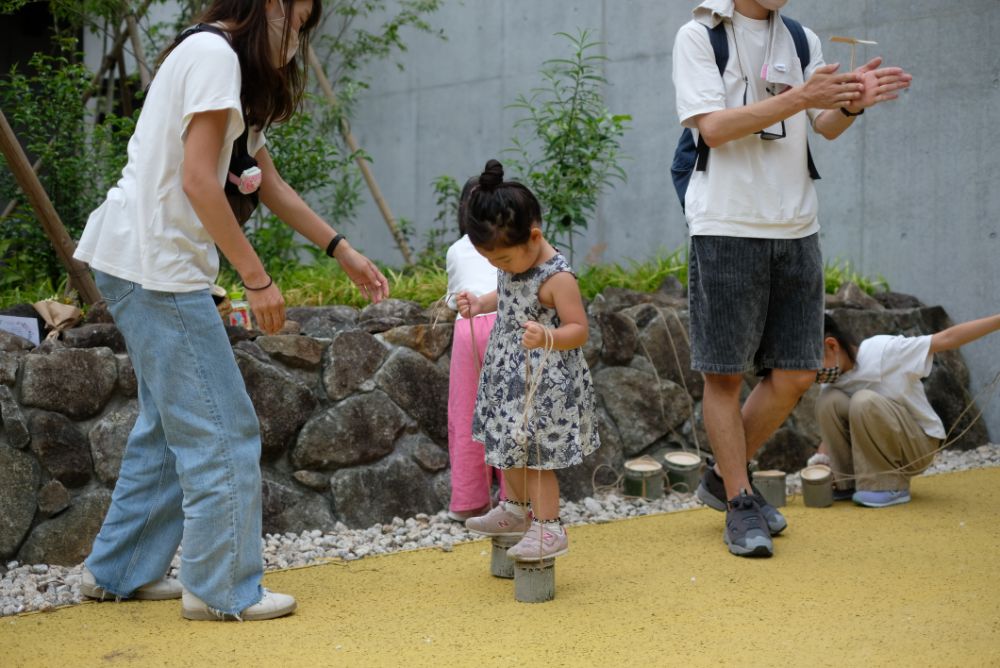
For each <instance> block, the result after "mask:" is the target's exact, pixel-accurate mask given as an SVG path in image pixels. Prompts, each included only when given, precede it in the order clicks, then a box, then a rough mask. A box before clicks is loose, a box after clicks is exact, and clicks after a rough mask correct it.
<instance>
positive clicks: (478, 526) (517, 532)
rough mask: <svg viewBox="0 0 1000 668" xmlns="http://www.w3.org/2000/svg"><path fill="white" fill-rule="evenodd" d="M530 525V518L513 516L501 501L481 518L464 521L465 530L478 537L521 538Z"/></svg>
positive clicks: (527, 516) (525, 515)
mask: <svg viewBox="0 0 1000 668" xmlns="http://www.w3.org/2000/svg"><path fill="white" fill-rule="evenodd" d="M530 525H531V517H530V516H529V515H528V514H527V513H525V514H524V515H515V514H514V513H512V512H510V511H509V510H507V502H506V501H501V502H500V504H499V505H497V506H496V507H495V508H494V509H493V510H491V511H490V512H488V513H486V514H485V515H483V516H482V517H470V518H469V519H467V520H465V528H466V529H468V530H469V531H471V532H472V533H477V534H479V535H480V536H521V535H523V534H524V532H525V531H527V530H528V527H529V526H530Z"/></svg>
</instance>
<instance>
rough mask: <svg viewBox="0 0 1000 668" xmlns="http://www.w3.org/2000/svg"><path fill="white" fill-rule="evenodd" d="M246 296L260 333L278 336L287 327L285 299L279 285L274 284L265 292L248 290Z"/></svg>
mask: <svg viewBox="0 0 1000 668" xmlns="http://www.w3.org/2000/svg"><path fill="white" fill-rule="evenodd" d="M269 280H270V279H269ZM245 294H246V299H247V303H249V304H250V310H251V311H252V312H253V317H254V320H256V321H257V327H258V328H260V331H262V332H264V333H265V334H277V333H278V332H279V331H280V330H281V328H282V327H284V325H285V298H284V297H282V296H281V290H279V289H278V285H277V284H276V283H273V282H272V283H271V284H270V285H269V286H267V287H266V288H264V289H263V290H246V291H245Z"/></svg>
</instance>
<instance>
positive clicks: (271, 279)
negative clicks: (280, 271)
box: [240, 274, 274, 292]
mask: <svg viewBox="0 0 1000 668" xmlns="http://www.w3.org/2000/svg"><path fill="white" fill-rule="evenodd" d="M240 282H241V283H242V281H240ZM272 285H274V279H273V278H271V275H270V274H268V275H267V284H266V285H262V286H260V287H259V288H251V287H250V286H249V285H247V284H246V283H243V287H244V288H246V289H247V290H249V291H250V292H260V291H261V290H267V289H268V288H269V287H271V286H272Z"/></svg>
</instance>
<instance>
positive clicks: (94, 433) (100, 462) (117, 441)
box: [88, 403, 139, 487]
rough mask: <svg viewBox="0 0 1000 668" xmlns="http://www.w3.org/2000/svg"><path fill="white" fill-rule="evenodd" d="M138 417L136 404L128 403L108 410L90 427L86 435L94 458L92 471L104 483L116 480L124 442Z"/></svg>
mask: <svg viewBox="0 0 1000 668" xmlns="http://www.w3.org/2000/svg"><path fill="white" fill-rule="evenodd" d="M138 417H139V408H138V406H136V405H135V404H132V403H130V404H128V405H127V406H125V407H124V408H121V409H119V410H116V411H111V412H109V413H108V414H107V415H105V416H104V417H102V418H101V419H100V420H98V421H97V423H96V424H95V425H94V426H93V427H91V429H90V433H89V434H88V437H89V439H90V455H91V457H93V459H94V473H96V474H97V479H98V480H100V481H101V482H103V483H104V484H105V485H109V486H112V487H113V486H114V484H115V482H117V480H118V470H119V469H120V468H121V466H122V455H124V454H125V444H126V443H127V442H128V435H129V434H130V433H132V427H134V426H135V421H136V419H138Z"/></svg>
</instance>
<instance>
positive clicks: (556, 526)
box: [535, 517, 565, 535]
mask: <svg viewBox="0 0 1000 668" xmlns="http://www.w3.org/2000/svg"><path fill="white" fill-rule="evenodd" d="M535 521H536V522H538V524H541V525H542V528H543V529H545V530H546V531H551V532H552V533H554V534H558V535H562V534H563V532H564V531H565V529H563V524H562V520H561V519H560V518H558V517H557V518H555V519H554V520H535Z"/></svg>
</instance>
